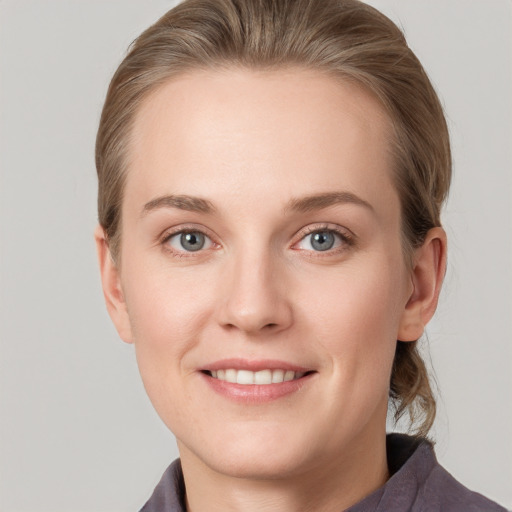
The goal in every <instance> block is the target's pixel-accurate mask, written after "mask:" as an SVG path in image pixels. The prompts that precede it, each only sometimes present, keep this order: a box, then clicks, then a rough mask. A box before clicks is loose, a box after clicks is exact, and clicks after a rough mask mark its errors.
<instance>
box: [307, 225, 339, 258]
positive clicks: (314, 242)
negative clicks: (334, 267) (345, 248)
mask: <svg viewBox="0 0 512 512" xmlns="http://www.w3.org/2000/svg"><path fill="white" fill-rule="evenodd" d="M342 243H343V238H342V236H341V235H340V234H339V233H336V232H335V231H333V230H331V229H319V230H317V231H313V232H311V233H309V234H308V235H306V236H305V237H304V238H303V239H302V240H301V241H300V242H299V243H298V244H297V246H298V248H299V249H302V250H306V251H316V252H323V251H328V250H329V249H334V248H337V247H339V246H340V245H342Z"/></svg>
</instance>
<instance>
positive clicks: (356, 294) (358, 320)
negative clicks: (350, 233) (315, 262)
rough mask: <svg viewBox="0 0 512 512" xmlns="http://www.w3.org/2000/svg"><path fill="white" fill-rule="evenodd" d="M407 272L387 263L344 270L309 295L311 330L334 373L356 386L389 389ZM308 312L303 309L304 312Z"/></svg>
mask: <svg viewBox="0 0 512 512" xmlns="http://www.w3.org/2000/svg"><path fill="white" fill-rule="evenodd" d="M405 279H406V276H405V272H404V270H403V269H401V268H400V267H397V266H396V265H393V264H392V263H391V261H389V262H386V260H384V261H383V262H381V263H380V264H373V265H370V264H368V265H361V266H360V267H359V266H358V267H357V268H356V267H355V266H354V267H353V268H345V269H343V272H340V273H339V275H338V276H333V278H332V279H330V280H329V281H327V283H328V285H327V286H324V289H323V291H322V293H318V292H317V293H316V294H314V295H313V294H309V297H308V298H307V299H304V300H307V304H308V305H309V307H308V309H309V314H308V316H307V317H308V318H309V322H310V328H311V329H313V330H315V331H316V339H317V340H319V343H320V344H321V345H322V346H323V351H324V353H325V354H328V355H329V357H330V359H331V361H330V364H331V365H332V371H333V372H334V373H336V374H338V375H339V379H341V380H343V381H344V382H346V383H347V384H346V385H350V386H351V384H349V383H350V382H352V383H354V382H357V383H359V386H360V389H365V388H367V389H369V388H371V387H372V386H376V388H380V389H384V388H385V391H386V392H387V385H388V383H389V374H390V370H391V365H392V362H393V357H394V353H395V347H396V339H397V334H398V327H399V323H400V319H401V314H402V312H403V307H404V304H405V297H404V292H405V289H406V287H405ZM304 315H306V313H304Z"/></svg>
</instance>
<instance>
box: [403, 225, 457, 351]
mask: <svg viewBox="0 0 512 512" xmlns="http://www.w3.org/2000/svg"><path fill="white" fill-rule="evenodd" d="M446 250H447V242H446V233H445V231H444V229H443V228H441V227H435V228H432V229H430V230H429V231H428V233H427V236H426V237H425V241H424V242H423V245H422V246H421V247H419V248H418V249H416V250H415V251H414V256H413V269H412V271H411V281H412V292H411V294H410V297H409V299H408V301H407V304H406V305H405V310H404V312H403V315H402V318H401V321H400V326H399V331H398V340H400V341H415V340H417V339H418V338H420V337H421V335H422V334H423V331H424V330H425V326H426V325H427V323H428V322H429V321H430V319H431V318H432V317H433V316H434V313H435V311H436V308H437V303H438V300H439V294H440V292H441V285H442V283H443V279H444V274H445V271H446Z"/></svg>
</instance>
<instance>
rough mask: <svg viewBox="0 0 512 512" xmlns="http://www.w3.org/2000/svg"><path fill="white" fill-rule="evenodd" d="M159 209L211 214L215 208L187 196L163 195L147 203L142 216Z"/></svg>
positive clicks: (208, 203) (203, 201)
mask: <svg viewBox="0 0 512 512" xmlns="http://www.w3.org/2000/svg"><path fill="white" fill-rule="evenodd" d="M159 208H177V209H179V210H186V211H189V212H197V213H213V212H214V211H215V207H214V206H213V204H212V203H211V202H210V201H208V200H207V199H202V198H201V197H194V196H188V195H173V194H170V195H164V196H160V197H156V198H155V199H152V200H151V201H148V202H147V203H146V204H145V205H144V207H143V208H142V215H146V214H147V213H149V212H151V211H154V210H157V209H159Z"/></svg>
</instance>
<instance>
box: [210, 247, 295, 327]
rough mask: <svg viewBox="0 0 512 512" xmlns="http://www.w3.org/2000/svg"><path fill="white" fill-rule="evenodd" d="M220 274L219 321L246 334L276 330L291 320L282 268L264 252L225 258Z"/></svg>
mask: <svg viewBox="0 0 512 512" xmlns="http://www.w3.org/2000/svg"><path fill="white" fill-rule="evenodd" d="M224 270H225V272H223V273H222V274H223V275H222V276H221V278H222V281H223V284H222V286H221V289H222V298H221V300H220V304H219V309H218V319H219V323H220V324H221V325H222V326H223V327H224V328H226V329H231V330H234V329H236V330H239V331H242V332H243V333H245V334H248V335H253V336H254V335H257V334H264V333H265V334H270V333H274V334H275V333H278V332H281V331H283V330H285V329H287V328H288V327H289V326H290V325H291V324H292V321H293V314H292V307H291V301H290V297H289V294H288V293H287V290H286V282H285V278H284V277H285V276H284V272H283V269H282V268H281V269H280V268H279V265H278V264H277V263H276V262H275V261H273V260H272V258H271V256H270V255H267V254H261V253H260V254H254V253H253V254H246V255H245V256H241V257H238V258H236V259H235V261H230V262H229V263H227V262H226V268H225V269H224Z"/></svg>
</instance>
